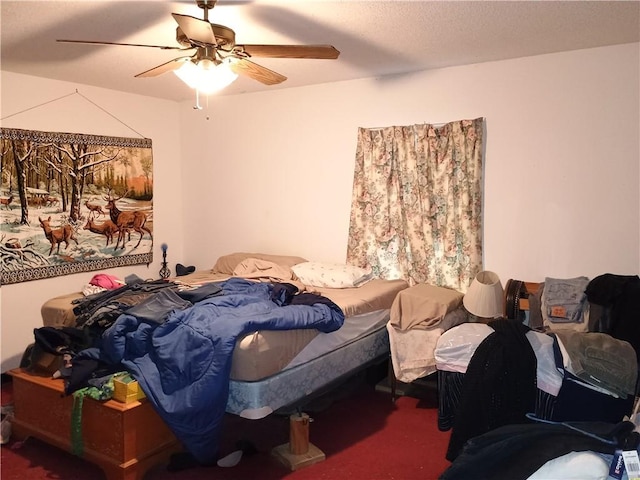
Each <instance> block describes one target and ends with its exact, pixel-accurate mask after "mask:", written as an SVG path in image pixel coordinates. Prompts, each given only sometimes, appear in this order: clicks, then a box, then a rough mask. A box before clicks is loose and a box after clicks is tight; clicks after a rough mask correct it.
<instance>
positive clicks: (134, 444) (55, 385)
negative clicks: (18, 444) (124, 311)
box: [8, 369, 181, 480]
mask: <svg viewBox="0 0 640 480" xmlns="http://www.w3.org/2000/svg"><path fill="white" fill-rule="evenodd" d="M8 373H9V374H10V375H11V376H12V377H13V402H14V409H15V412H14V420H13V422H12V436H14V437H15V438H18V439H24V438H26V437H29V436H33V437H36V438H38V439H40V440H42V441H44V442H47V443H49V444H51V445H55V446H57V447H59V448H62V449H64V450H67V451H69V452H72V435H71V416H72V410H73V397H72V396H65V395H63V392H64V385H63V381H62V380H54V379H52V378H49V377H44V376H37V375H32V374H30V373H27V372H26V371H24V370H22V369H16V370H11V371H10V372H8ZM82 444H83V454H82V457H83V458H85V459H86V460H88V461H90V462H92V463H95V464H96V465H98V466H99V467H100V468H101V469H102V470H103V471H104V473H105V475H106V477H107V479H108V480H142V478H143V476H144V474H145V472H146V471H147V470H148V469H149V468H151V467H152V466H154V465H157V464H159V463H162V462H165V461H167V460H168V458H169V456H170V455H171V454H172V453H174V452H177V451H179V450H181V445H180V443H179V442H178V440H177V439H176V438H175V437H174V435H173V433H172V432H171V431H170V430H169V428H168V427H167V426H166V425H165V423H164V422H163V421H162V419H161V418H160V417H159V416H158V414H157V413H156V411H155V410H154V408H153V406H152V405H151V404H150V403H149V402H148V401H147V400H145V399H143V400H142V401H133V402H131V403H121V402H117V401H115V400H108V401H105V402H101V401H97V400H93V399H91V398H85V399H84V403H83V407H82Z"/></svg>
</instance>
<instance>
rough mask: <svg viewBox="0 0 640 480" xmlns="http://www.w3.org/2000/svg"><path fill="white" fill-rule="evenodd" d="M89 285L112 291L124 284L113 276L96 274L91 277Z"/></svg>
mask: <svg viewBox="0 0 640 480" xmlns="http://www.w3.org/2000/svg"><path fill="white" fill-rule="evenodd" d="M89 284H91V285H95V286H96V287H102V288H106V289H107V290H114V289H116V288H120V287H121V286H122V285H124V282H123V281H122V280H120V279H119V278H118V277H114V276H113V275H109V274H107V273H98V274H97V275H94V276H93V278H92V279H91V281H90V282H89Z"/></svg>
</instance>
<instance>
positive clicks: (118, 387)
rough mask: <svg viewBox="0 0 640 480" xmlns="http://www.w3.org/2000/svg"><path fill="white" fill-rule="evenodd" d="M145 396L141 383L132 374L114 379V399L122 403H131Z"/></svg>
mask: <svg viewBox="0 0 640 480" xmlns="http://www.w3.org/2000/svg"><path fill="white" fill-rule="evenodd" d="M143 398H145V394H144V392H143V391H142V389H141V388H140V384H139V383H138V382H137V381H136V380H134V379H133V378H131V376H130V375H128V374H127V375H123V376H119V377H116V378H114V379H113V399H114V400H117V401H118V402H122V403H131V402H135V401H138V400H141V399H143Z"/></svg>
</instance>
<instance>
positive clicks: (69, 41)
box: [56, 40, 193, 50]
mask: <svg viewBox="0 0 640 480" xmlns="http://www.w3.org/2000/svg"><path fill="white" fill-rule="evenodd" d="M56 42H62V43H83V44H87V45H122V46H125V47H149V48H160V49H161V50H191V49H192V48H193V47H187V48H183V47H169V46H166V45H144V44H140V43H117V42H97V41H93V40H56Z"/></svg>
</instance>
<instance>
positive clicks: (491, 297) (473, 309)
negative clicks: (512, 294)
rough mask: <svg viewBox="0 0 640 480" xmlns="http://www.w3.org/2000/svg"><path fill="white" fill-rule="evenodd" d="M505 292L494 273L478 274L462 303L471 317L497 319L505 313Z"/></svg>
mask: <svg viewBox="0 0 640 480" xmlns="http://www.w3.org/2000/svg"><path fill="white" fill-rule="evenodd" d="M503 299H504V291H503V290H502V284H501V283H500V278H499V277H498V275H497V274H496V273H494V272H490V271H487V270H485V271H482V272H480V273H478V274H477V275H476V276H475V278H474V279H473V282H472V283H471V286H470V287H469V290H467V293H466V294H465V296H464V298H463V300H462V302H463V304H464V308H466V309H467V311H468V312H469V313H470V314H471V315H475V316H476V317H480V318H496V317H500V316H502V313H503Z"/></svg>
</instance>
